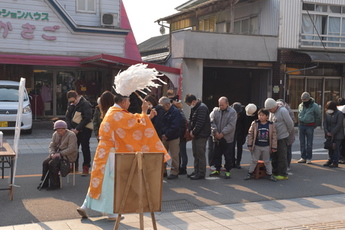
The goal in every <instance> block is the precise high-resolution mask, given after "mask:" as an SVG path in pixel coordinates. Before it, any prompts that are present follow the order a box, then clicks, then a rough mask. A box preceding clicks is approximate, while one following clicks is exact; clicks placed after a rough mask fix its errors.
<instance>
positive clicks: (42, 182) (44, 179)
mask: <svg viewBox="0 0 345 230" xmlns="http://www.w3.org/2000/svg"><path fill="white" fill-rule="evenodd" d="M48 174H49V170H48V171H47V173H46V175H45V176H44V178H43V181H41V183H40V184H39V185H38V187H37V189H38V190H39V191H41V189H42V186H43V184H44V182H45V181H46V179H47V177H48Z"/></svg>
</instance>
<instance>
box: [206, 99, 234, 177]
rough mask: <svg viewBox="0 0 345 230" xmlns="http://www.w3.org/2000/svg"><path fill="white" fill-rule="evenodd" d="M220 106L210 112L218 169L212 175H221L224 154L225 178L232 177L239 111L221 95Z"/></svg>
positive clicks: (214, 157) (214, 156)
mask: <svg viewBox="0 0 345 230" xmlns="http://www.w3.org/2000/svg"><path fill="white" fill-rule="evenodd" d="M218 105H219V107H215V108H214V109H213V111H212V112H211V114H210V120H211V131H212V137H213V144H214V155H213V161H214V162H215V167H216V170H215V171H213V172H212V173H211V174H210V176H211V177H213V176H219V175H220V168H221V166H222V165H221V164H222V156H223V155H224V157H225V169H226V171H225V179H229V178H230V170H231V168H232V166H233V162H232V161H233V158H234V148H233V146H234V137H235V131H236V121H237V112H236V110H235V109H233V108H231V107H230V106H229V100H228V99H227V98H226V97H221V98H219V100H218Z"/></svg>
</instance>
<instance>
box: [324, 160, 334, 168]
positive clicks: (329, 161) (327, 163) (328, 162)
mask: <svg viewBox="0 0 345 230" xmlns="http://www.w3.org/2000/svg"><path fill="white" fill-rule="evenodd" d="M331 164H332V161H331V160H328V161H327V162H326V163H325V164H323V166H326V167H327V166H330V165H331Z"/></svg>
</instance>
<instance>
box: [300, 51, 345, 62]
mask: <svg viewBox="0 0 345 230" xmlns="http://www.w3.org/2000/svg"><path fill="white" fill-rule="evenodd" d="M297 52H298V53H302V54H307V55H308V56H309V57H310V58H311V61H312V62H323V63H345V53H331V52H312V51H297Z"/></svg>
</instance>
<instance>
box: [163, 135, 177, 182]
mask: <svg viewBox="0 0 345 230" xmlns="http://www.w3.org/2000/svg"><path fill="white" fill-rule="evenodd" d="M162 142H163V145H164V147H165V148H166V150H167V151H168V152H169V154H170V157H171V174H173V175H175V176H177V175H178V173H179V168H180V155H179V154H180V138H177V139H174V140H171V141H165V140H163V141H162ZM165 165H166V164H165ZM165 172H166V169H165Z"/></svg>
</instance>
